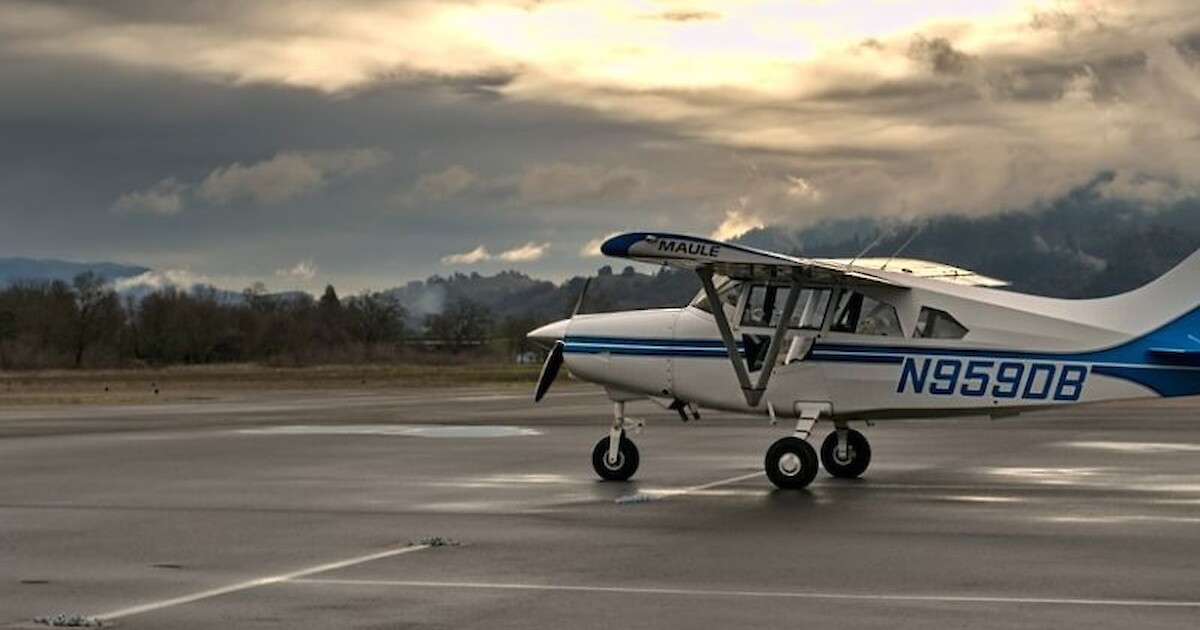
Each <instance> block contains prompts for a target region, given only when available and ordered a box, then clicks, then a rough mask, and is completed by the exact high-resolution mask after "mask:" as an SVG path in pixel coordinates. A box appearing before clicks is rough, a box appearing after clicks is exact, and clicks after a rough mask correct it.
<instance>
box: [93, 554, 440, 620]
mask: <svg viewBox="0 0 1200 630" xmlns="http://www.w3.org/2000/svg"><path fill="white" fill-rule="evenodd" d="M422 549H429V545H405V546H403V547H394V548H392V549H387V550H385V551H380V552H376V553H372V554H367V555H365V556H355V557H353V558H347V559H345V560H338V561H337V562H330V563H327V564H319V565H317V566H315V567H308V568H306V569H300V570H298V571H291V572H288V573H280V574H278V575H269V576H266V577H261V578H257V579H253V580H246V581H244V582H237V583H235V584H230V585H228V586H221V587H218V588H213V589H208V590H206V591H200V592H198V593H192V594H190V595H182V596H180V597H172V598H170V599H163V600H159V601H157V602H149V603H146V604H139V605H137V606H130V607H128V608H118V609H117V610H112V611H109V612H106V613H101V614H99V615H91V616H92V617H94V618H96V619H100V620H102V621H112V620H114V619H121V618H123V617H132V616H133V615H140V614H142V613H147V612H152V611H155V610H162V609H164V608H171V607H173V606H181V605H183V604H190V603H192V602H198V601H201V600H205V599H212V598H213V597H220V596H222V595H228V594H230V593H236V592H238V591H245V590H249V589H252V588H258V587H260V586H268V585H271V584H279V583H280V582H287V581H289V580H295V579H299V578H303V577H307V576H310V575H317V574H318V573H326V572H328V571H335V570H337V569H345V568H347V567H352V566H356V565H359V564H365V563H367V562H374V561H375V560H383V559H384V558H392V557H395V556H401V555H404V554H406V553H412V552H414V551H421V550H422Z"/></svg>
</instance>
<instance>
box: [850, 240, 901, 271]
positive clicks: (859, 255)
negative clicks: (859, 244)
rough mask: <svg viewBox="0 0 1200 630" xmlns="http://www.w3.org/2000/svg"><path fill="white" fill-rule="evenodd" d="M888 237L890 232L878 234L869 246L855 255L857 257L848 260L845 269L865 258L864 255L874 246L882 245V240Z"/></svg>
mask: <svg viewBox="0 0 1200 630" xmlns="http://www.w3.org/2000/svg"><path fill="white" fill-rule="evenodd" d="M890 235H891V232H882V233H880V234H879V236H877V237H876V238H875V240H873V241H871V244H870V245H867V246H866V247H864V248H863V250H862V251H861V252H858V255H857V256H855V257H854V258H851V259H850V262H849V263H847V265H846V266H847V267H853V266H854V263H856V262H858V259H859V258H862V257H863V256H866V255H867V252H869V251H871V250H872V249H875V246H876V245H878V244H880V243H882V242H883V239H885V238H887V237H888V236H890Z"/></svg>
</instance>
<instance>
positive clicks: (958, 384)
mask: <svg viewBox="0 0 1200 630" xmlns="http://www.w3.org/2000/svg"><path fill="white" fill-rule="evenodd" d="M601 251H602V252H603V253H604V254H605V255H607V256H613V257H617V258H626V259H630V260H635V261H641V262H649V263H657V264H662V265H669V266H672V267H677V268H683V269H689V270H692V271H694V272H695V273H696V275H697V276H699V278H700V284H701V287H702V288H701V290H700V292H699V294H698V295H697V296H696V298H695V299H694V300H692V302H691V303H690V304H689V305H687V306H685V307H683V308H666V309H648V310H637V311H622V312H616V313H601V314H579V313H578V305H576V313H575V314H574V315H572V316H571V317H570V318H568V319H564V320H560V321H557V322H554V323H551V324H548V325H546V326H542V327H541V328H538V329H536V330H533V331H531V332H530V333H528V336H529V337H530V338H531V339H534V340H538V341H541V342H546V343H552V344H553V348H552V350H551V351H550V353H549V355H548V356H547V358H546V363H545V365H544V366H543V368H542V373H541V376H540V378H539V380H538V384H537V388H536V390H535V393H534V401H535V402H536V401H540V400H541V399H542V397H543V396H545V395H546V392H547V391H548V390H549V388H550V385H551V384H552V383H553V382H554V379H555V377H556V376H557V375H558V372H559V370H560V368H561V366H562V365H563V364H564V363H565V364H566V365H567V368H568V369H569V370H570V371H571V373H572V374H573V375H574V376H576V377H578V378H580V379H582V380H585V381H589V382H592V383H597V384H599V385H602V386H603V387H604V388H605V389H606V390H607V392H608V395H609V398H610V399H611V400H612V401H613V403H614V405H613V409H614V413H613V420H612V425H611V428H610V430H609V433H608V435H607V436H606V437H603V438H601V439H600V441H599V442H598V443H597V444H596V446H595V448H594V449H593V451H592V466H593V467H594V468H595V471H596V473H597V474H598V475H599V476H600V477H601V478H602V479H605V480H622V481H623V480H627V479H629V478H630V477H632V476H633V474H634V473H635V472H636V471H637V468H638V463H639V453H638V449H637V447H636V446H635V445H634V443H633V441H632V440H631V439H630V438H629V437H628V436H627V435H626V433H627V430H629V429H632V428H640V426H641V423H640V421H638V420H636V419H633V418H629V417H626V415H625V404H626V403H627V402H630V401H634V400H645V399H649V400H652V401H654V402H657V403H659V404H661V405H663V406H664V407H666V408H668V409H672V410H674V411H677V412H678V413H679V415H680V417H681V418H682V419H683V420H684V421H687V420H689V419H699V417H700V414H699V408H700V407H705V408H711V409H719V410H723V411H728V412H737V413H746V414H756V415H766V416H769V417H770V419H771V423H772V425H773V424H775V423H776V422H777V420H778V419H779V418H784V419H788V420H795V429H794V432H793V434H792V435H791V436H788V437H784V438H781V439H779V440H777V441H776V442H775V443H774V444H772V445H771V446H770V448H768V449H767V453H766V458H765V462H764V467H765V469H766V473H767V477H768V478H770V480H771V481H772V482H773V483H774V484H775V485H776V486H778V487H779V488H784V489H798V488H804V487H806V486H808V485H809V483H811V482H812V481H813V479H814V478H815V476H816V474H817V469H818V466H819V465H823V466H824V468H825V470H826V471H827V472H828V473H829V474H830V475H832V476H834V477H840V478H856V477H859V476H861V475H862V474H863V473H864V472H865V471H866V470H867V466H868V465H869V464H870V462H871V447H870V444H869V443H868V442H867V439H866V437H864V436H863V434H862V433H861V432H859V431H856V430H854V429H852V428H850V424H851V423H854V422H864V423H868V424H870V423H873V422H874V421H878V420H891V419H904V418H931V417H954V416H991V417H1002V416H1010V415H1016V414H1018V413H1021V412H1024V411H1031V410H1036V409H1045V408H1049V407H1056V406H1065V405H1077V404H1082V403H1094V402H1100V401H1109V400H1122V399H1137V398H1156V397H1173V396H1189V395H1195V394H1200V308H1197V305H1196V295H1195V293H1196V289H1197V285H1198V284H1200V280H1198V278H1200V252H1197V253H1194V254H1192V255H1191V256H1190V257H1188V258H1187V259H1186V260H1184V261H1183V262H1182V263H1180V264H1179V265H1178V266H1177V267H1175V268H1174V269H1173V270H1171V271H1169V272H1167V273H1166V274H1165V275H1163V276H1162V277H1160V278H1159V279H1157V280H1155V281H1154V282H1151V283H1150V284H1147V285H1146V286H1144V287H1141V288H1139V289H1136V290H1133V291H1130V292H1128V293H1124V294H1121V295H1116V296H1112V297H1105V298H1099V299H1087V300H1068V299H1057V298H1048V297H1040V296H1035V295H1026V294H1021V293H1016V292H1012V291H1007V290H1002V289H1001V288H1000V287H1003V286H1006V285H1007V283H1006V282H1003V281H1001V280H997V279H994V278H989V277H986V276H983V275H980V274H978V273H975V272H972V271H969V270H966V269H960V268H958V267H953V266H950V265H944V264H939V263H933V262H928V261H922V260H914V259H899V258H886V259H885V258H870V259H866V258H859V259H827V258H801V257H795V256H788V255H784V254H779V253H775V252H769V251H763V250H759V249H754V248H751V247H745V246H742V245H737V244H731V243H723V242H718V241H714V240H710V239H706V238H700V237H696V236H687V235H681V234H670V233H662V232H632V233H628V234H622V235H619V236H615V237H613V238H610V239H609V240H607V241H606V242H605V243H604V244H603V245H602V246H601ZM585 291H586V289H585ZM580 300H581V301H582V296H581V298H580ZM817 421H827V422H831V423H832V424H833V428H834V431H833V432H831V433H829V435H828V436H827V437H826V439H825V440H824V442H823V443H822V445H821V448H820V458H819V460H818V456H817V452H816V450H815V449H814V448H813V446H812V445H811V444H810V443H809V442H808V438H809V436H810V435H811V432H812V429H813V426H814V425H815V424H816V422H817Z"/></svg>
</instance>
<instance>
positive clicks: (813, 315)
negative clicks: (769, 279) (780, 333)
mask: <svg viewBox="0 0 1200 630" xmlns="http://www.w3.org/2000/svg"><path fill="white" fill-rule="evenodd" d="M791 290H792V289H791V287H785V286H771V285H766V284H758V285H754V286H752V287H750V295H749V296H748V297H747V298H746V308H745V309H744V310H743V311H742V320H741V324H742V326H757V327H762V328H775V327H776V326H778V325H779V318H781V317H783V307H784V306H785V305H786V304H787V299H788V294H789V293H791ZM829 294H830V290H829V289H801V290H800V295H799V297H797V298H796V310H795V311H794V312H793V313H792V319H791V321H790V322H788V327H789V328H805V329H810V330H819V329H820V328H821V324H822V323H823V322H824V320H825V308H826V306H827V305H828V304H829Z"/></svg>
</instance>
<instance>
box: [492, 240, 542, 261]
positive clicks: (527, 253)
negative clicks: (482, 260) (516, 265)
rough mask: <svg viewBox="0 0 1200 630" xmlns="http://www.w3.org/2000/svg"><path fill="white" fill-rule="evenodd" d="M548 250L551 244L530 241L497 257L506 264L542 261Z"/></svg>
mask: <svg viewBox="0 0 1200 630" xmlns="http://www.w3.org/2000/svg"><path fill="white" fill-rule="evenodd" d="M548 249H550V243H534V242H533V241H530V242H528V243H525V244H524V245H521V246H519V247H514V248H512V249H510V250H507V251H503V252H500V253H499V254H497V255H496V258H499V259H500V260H503V261H505V262H530V261H534V260H541V259H542V257H544V256H545V255H546V250H548Z"/></svg>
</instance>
